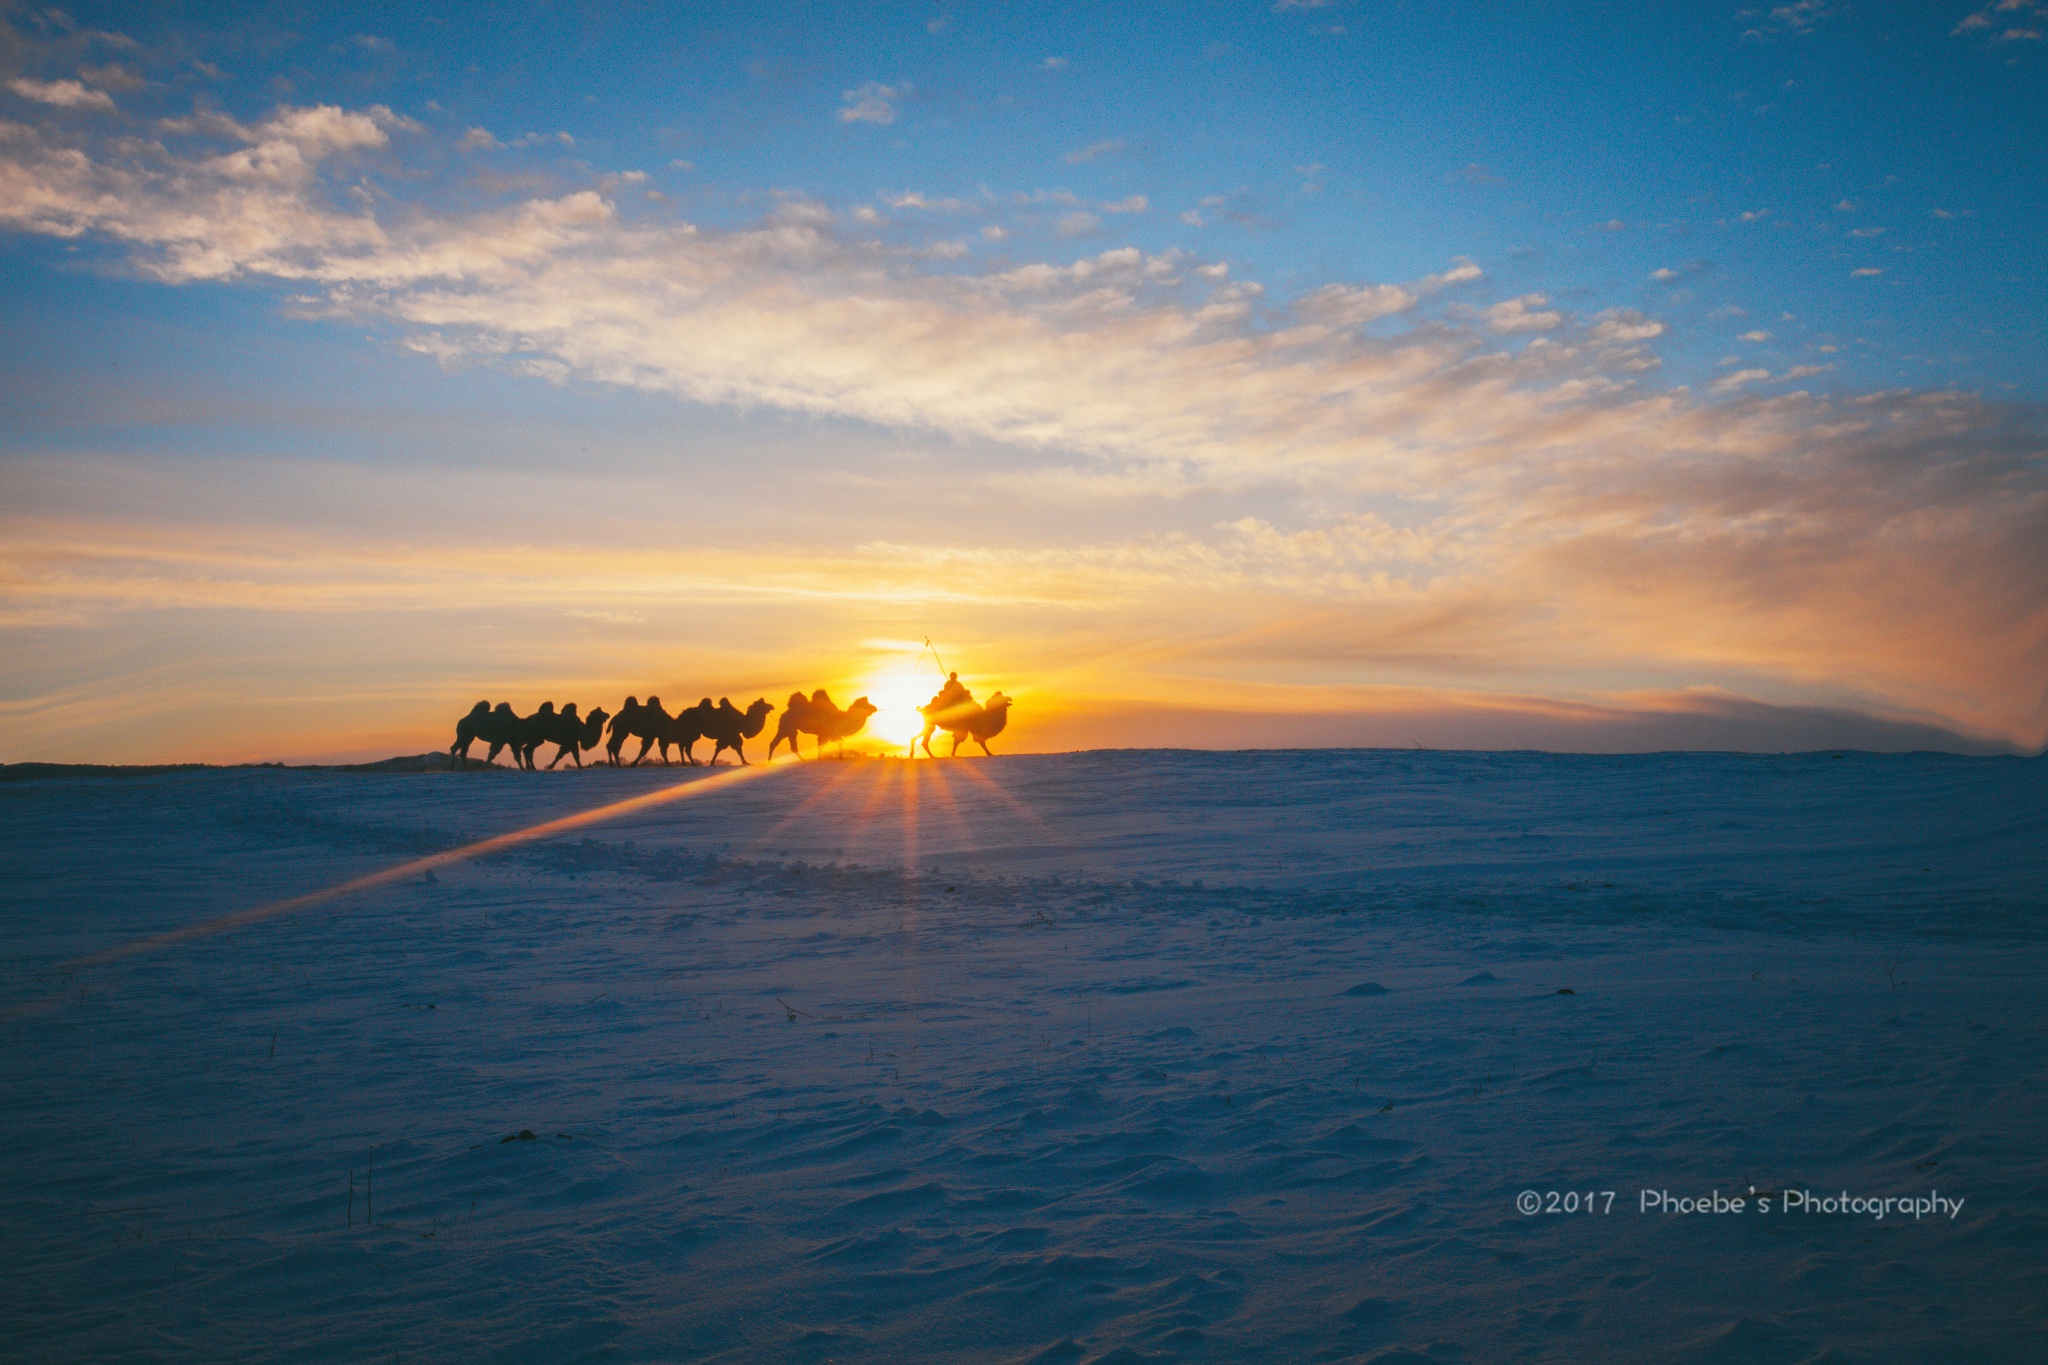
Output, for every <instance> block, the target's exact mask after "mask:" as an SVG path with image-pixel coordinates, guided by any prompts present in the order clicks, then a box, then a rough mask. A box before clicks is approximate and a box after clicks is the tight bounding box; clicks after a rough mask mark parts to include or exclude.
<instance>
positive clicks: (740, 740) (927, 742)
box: [448, 673, 1010, 771]
mask: <svg viewBox="0 0 2048 1365" xmlns="http://www.w3.org/2000/svg"><path fill="white" fill-rule="evenodd" d="M876 709H877V708H876V707H875V705H874V703H873V702H870V701H869V700H868V699H867V698H866V697H860V698H857V699H856V700H855V701H854V703H853V705H851V706H848V707H845V708H843V709H842V708H841V707H840V706H838V705H837V704H836V703H835V702H833V700H832V698H831V696H830V695H828V694H827V693H826V691H825V689H824V688H822V687H821V688H819V689H818V690H817V691H815V692H813V693H812V694H811V695H810V696H808V697H806V696H805V695H804V694H803V693H801V692H792V693H790V694H789V701H788V702H787V703H786V704H785V705H784V706H783V708H782V717H781V719H780V720H778V721H777V722H776V725H775V735H774V738H772V739H771V740H769V742H768V757H769V758H770V759H773V758H774V757H775V751H776V750H777V749H778V748H780V747H781V746H782V745H783V744H785V743H786V744H788V745H789V751H790V753H792V754H794V755H796V756H797V757H798V758H802V757H803V752H802V750H801V749H800V748H799V747H798V741H799V740H800V739H801V738H802V737H803V736H804V735H809V736H811V737H812V739H813V740H814V741H815V743H816V751H817V756H818V757H820V758H822V757H824V754H825V746H826V745H827V744H832V745H835V746H836V747H837V748H838V751H839V753H840V755H841V757H844V756H845V752H846V741H847V740H848V739H850V738H852V737H853V736H854V735H857V734H859V733H860V732H861V730H862V728H863V727H865V726H866V725H867V722H868V717H869V716H872V715H873V714H875V711H876ZM774 711H775V707H774V706H773V705H771V704H770V703H769V701H768V699H767V698H765V697H757V698H755V699H754V702H753V704H752V705H751V706H749V707H747V709H746V710H744V711H742V710H740V709H739V708H738V707H736V706H734V705H733V704H732V702H731V701H729V700H728V699H726V698H724V697H720V698H719V699H718V703H717V705H715V706H714V705H713V704H712V702H711V698H709V697H706V698H704V699H703V700H702V701H700V702H698V703H697V704H696V705H695V706H687V707H684V708H683V709H682V710H680V711H677V712H676V713H675V714H674V715H670V714H669V712H668V711H667V710H666V709H665V708H664V707H663V706H662V704H661V698H660V697H649V698H648V699H647V700H646V701H644V702H643V701H641V700H640V699H639V698H638V697H628V698H626V701H625V704H624V705H623V706H621V707H619V710H618V714H616V715H613V714H611V713H610V712H607V711H606V710H605V709H604V708H603V707H601V706H600V707H595V708H593V709H592V710H591V711H590V713H589V714H588V715H578V714H577V710H576V703H575V702H573V701H572V702H570V703H568V704H567V705H566V706H564V707H562V709H561V710H559V711H557V710H556V709H555V704H554V703H553V702H551V701H544V702H542V703H541V704H540V709H539V710H537V711H535V712H534V713H533V714H532V715H530V716H522V715H519V714H518V713H517V712H515V711H513V709H512V703H510V702H504V701H501V702H499V703H498V704H497V705H496V706H493V705H491V703H489V702H488V701H480V702H478V703H477V704H476V705H475V706H472V707H471V708H470V709H469V714H468V715H466V716H464V717H463V718H462V719H461V720H459V721H457V722H456V725H455V742H454V743H453V744H451V745H449V746H448V756H449V757H450V758H452V759H455V760H456V762H457V763H458V765H459V766H461V767H465V768H466V767H468V766H469V750H470V746H471V745H473V744H477V743H484V744H488V745H489V746H490V752H489V753H487V754H485V755H484V762H485V763H486V764H494V763H496V762H497V759H498V754H499V753H500V752H501V751H505V752H510V754H511V755H512V758H513V761H514V762H515V763H517V764H518V765H519V766H520V767H521V768H525V769H527V770H528V771H533V770H534V755H535V753H536V752H537V751H538V750H539V749H540V747H541V746H542V745H543V744H552V745H554V746H555V756H554V757H553V758H551V759H549V760H548V765H547V766H548V768H549V769H553V768H554V766H555V765H556V764H557V763H560V762H561V761H562V760H563V759H564V758H569V759H574V760H575V763H576V766H577V767H579V768H580V767H582V766H583V755H584V754H586V753H588V752H590V751H591V750H593V749H595V748H596V747H597V746H598V745H599V744H602V745H604V749H605V761H606V762H609V763H610V764H611V766H613V767H614V768H617V767H621V766H623V767H638V766H639V765H640V763H641V762H642V761H643V760H644V759H646V757H647V756H648V754H649V752H650V751H652V752H656V753H659V754H660V755H661V761H662V764H663V766H670V763H669V750H670V749H671V748H673V749H674V750H675V751H676V757H677V758H678V759H679V760H680V761H681V762H682V763H683V764H684V765H685V766H687V767H698V766H710V765H715V764H716V763H717V762H718V759H719V756H720V755H721V754H723V753H724V752H725V751H726V750H728V749H730V750H731V751H732V753H733V757H735V758H737V759H738V760H739V761H740V762H741V763H742V764H745V763H746V762H747V755H746V751H745V750H744V748H742V746H743V745H744V744H745V743H746V741H748V740H750V739H753V738H755V737H756V736H758V735H759V734H760V733H761V731H762V730H764V729H766V728H767V725H768V717H769V716H770V715H771V714H773V713H774ZM918 713H919V714H920V715H922V716H923V717H924V718H925V725H924V732H923V733H922V734H920V735H918V736H917V738H915V739H913V740H911V742H910V755H909V756H910V757H912V758H915V757H917V750H918V746H919V745H920V744H922V745H923V746H924V751H925V755H926V757H936V755H934V754H933V753H932V736H933V735H934V734H936V733H938V732H939V731H941V730H943V731H945V732H946V733H947V734H949V735H951V736H952V737H953V747H952V748H951V749H950V750H949V751H948V756H949V757H950V756H952V755H954V754H958V753H959V752H960V746H961V745H962V744H964V743H967V742H969V741H972V742H973V743H975V744H979V745H980V746H981V751H982V752H983V753H985V754H989V755H990V756H993V755H994V751H993V750H992V749H990V748H989V747H988V742H989V741H990V740H992V739H994V738H995V737H996V736H997V735H999V734H1001V733H1002V732H1003V727H1004V726H1005V725H1007V724H1008V723H1009V718H1010V699H1009V698H1008V697H1006V696H1004V695H1003V694H1002V693H1001V692H996V693H992V694H991V695H990V696H989V699H988V700H987V701H986V702H980V703H977V702H976V701H975V700H974V696H973V694H972V693H971V692H969V691H968V690H967V687H966V685H965V684H964V683H962V682H961V681H960V675H959V674H958V673H954V674H951V675H949V676H948V677H947V679H946V684H945V686H944V687H941V688H940V689H939V692H938V695H937V696H935V697H933V698H932V699H931V701H930V702H928V703H926V704H925V705H923V706H920V707H919V708H918ZM635 739H637V740H639V741H640V750H639V752H638V753H636V754H634V755H633V757H632V758H631V759H630V760H628V759H626V758H625V757H624V756H623V755H624V753H625V748H626V745H627V744H628V743H629V742H631V741H633V740H635ZM707 739H708V740H710V741H711V753H710V756H709V757H707V758H702V759H700V758H698V757H697V755H696V748H697V744H698V742H699V741H700V740H707Z"/></svg>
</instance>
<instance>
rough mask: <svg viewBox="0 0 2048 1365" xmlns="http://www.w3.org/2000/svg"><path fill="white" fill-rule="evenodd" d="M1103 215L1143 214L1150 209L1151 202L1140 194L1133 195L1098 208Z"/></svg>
mask: <svg viewBox="0 0 2048 1365" xmlns="http://www.w3.org/2000/svg"><path fill="white" fill-rule="evenodd" d="M1100 207H1101V209H1102V211H1103V212H1104V213H1143V212H1144V211H1145V210H1146V209H1149V208H1151V207H1152V201H1151V200H1149V199H1147V198H1146V197H1145V196H1144V195H1142V194H1133V195H1130V196H1128V197H1126V198H1123V199H1119V200H1117V201H1116V202H1115V203H1114V204H1103V205H1101V206H1100Z"/></svg>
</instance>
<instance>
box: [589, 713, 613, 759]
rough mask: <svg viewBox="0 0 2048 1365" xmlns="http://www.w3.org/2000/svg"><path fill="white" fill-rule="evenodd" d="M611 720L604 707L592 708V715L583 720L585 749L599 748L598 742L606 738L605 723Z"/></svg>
mask: <svg viewBox="0 0 2048 1365" xmlns="http://www.w3.org/2000/svg"><path fill="white" fill-rule="evenodd" d="M610 719H611V717H610V716H608V715H606V714H605V710H604V708H603V707H602V706H593V707H591V708H590V714H589V715H587V716H585V717H584V718H583V734H584V744H583V747H584V748H586V749H594V748H596V747H597V741H598V740H599V739H601V738H603V737H604V723H605V722H606V721H608V720H610Z"/></svg>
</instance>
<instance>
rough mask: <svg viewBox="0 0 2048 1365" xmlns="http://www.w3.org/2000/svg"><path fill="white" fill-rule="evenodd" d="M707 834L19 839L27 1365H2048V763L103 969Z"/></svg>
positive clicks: (655, 774)
mask: <svg viewBox="0 0 2048 1365" xmlns="http://www.w3.org/2000/svg"><path fill="white" fill-rule="evenodd" d="M705 780H707V778H706V776H705V775H704V774H702V773H689V772H682V771H679V770H670V771H666V772H664V771H661V770H658V769H657V770H654V771H648V770H645V769H642V770H639V771H628V772H612V771H595V772H587V773H581V774H578V773H559V772H558V773H553V774H546V773H542V774H515V773H512V772H506V771H496V772H485V773H474V774H467V775H457V774H441V775H417V776H405V775H381V774H359V773H332V772H306V771H263V770H240V771H220V772H200V773H187V774H175V775H167V776H157V777H119V778H115V777H108V778H65V779H56V780H45V781H25V782H7V783H0V873H4V877H0V958H4V962H0V970H4V989H5V1010H6V1012H5V1016H4V1019H0V1044H4V1046H0V1106H4V1109H0V1112H4V1115H5V1121H4V1125H0V1132H4V1133H5V1140H6V1156H5V1165H4V1168H0V1169H4V1172H5V1175H4V1179H0V1256H4V1261H5V1265H6V1268H7V1273H6V1275H5V1276H4V1278H0V1348H4V1354H5V1355H6V1356H8V1357H9V1358H12V1359H24V1360H83V1359H93V1360H117V1359H132V1358H144V1357H147V1358H156V1359H161V1358H189V1359H202V1360H230V1359H232V1360H364V1361H388V1360H392V1359H397V1360H401V1361H415V1360H455V1359H464V1360H494V1359H495V1360H505V1361H521V1362H532V1361H557V1360H577V1359H584V1358H604V1359H619V1360H678V1359H692V1360H747V1361H776V1362H810V1361H825V1360H843V1361H868V1360H872V1361H883V1360H934V1361H940V1360H962V1361H980V1360H989V1361H1023V1360H1039V1361H1058V1362H1066V1361H1083V1360H1094V1359H1110V1360H1124V1361H1139V1360H1168V1359H1173V1360H1336V1359H1353V1358H1359V1359H1383V1360H1409V1361H1419V1360H1429V1361H1443V1360H1453V1359H1460V1360H1496V1359H1505V1358H1510V1357H1512V1358H1533V1359H1556V1360H1588V1359H1679V1360H1691V1359H1697V1360H1727V1361H1799V1360H1807V1359H1829V1360H1864V1359H1874V1360H1897V1361H1926V1360H1942V1359H1956V1360H1963V1359H1984V1360H1992V1359H2005V1360H2019V1359H2042V1358H2048V1147H2044V1144H2043V1142H2042V1134H2043V1133H2048V992H2044V991H2043V985H2044V979H2043V969H2044V967H2048V762H2043V761H2040V760H2021V759H1974V758H1954V757H1944V756H1937V755H1925V754H1922V755H1902V756H1876V755H1868V754H1846V755H1839V756H1837V755H1828V754H1819V755H1796V756H1789V757H1754V756H1752V757H1743V756H1729V755H1721V756H1715V755H1662V756H1649V757H1562V756H1546V755H1537V754H1456V753H1399V752H1384V751H1377V752H1321V753H1241V754H1198V753H1164V752H1127V753H1093V754H1072V755H1054V756H1035V757H1021V758H1001V759H996V760H993V761H990V760H975V761H968V760H962V761H959V762H953V763H945V762H921V763H918V764H908V763H904V762H900V761H894V760H889V761H882V760H866V761H854V762H847V763H834V762H825V763H814V764H806V765H803V766H801V767H796V766H791V765H782V766H778V767H777V768H775V769H773V770H767V771H764V772H762V773H760V774H758V775H752V776H749V777H746V778H744V779H739V780H734V779H728V778H724V777H722V776H721V777H718V778H715V779H710V780H713V781H714V782H715V783H716V785H715V786H713V787H708V788H706V789H705V790H704V791H703V792H702V793H699V794H696V795H685V796H683V797H681V798H679V799H677V800H674V801H672V802H666V803H661V804H651V805H647V806H643V807H641V808H639V809H636V810H633V811H631V812H630V813H628V814H626V815H623V816H621V817H619V818H617V819H616V820H613V821H610V822H607V823H602V824H596V825H591V826H587V827H584V828H580V829H576V830H572V831H570V832H569V833H566V834H563V835H560V836H558V837H554V838H549V839H543V840H538V841H535V842H531V843H527V844H524V845H520V846H518V847H515V848H512V849H510V850H507V851H502V852H499V853H495V854H493V855H491V856H489V857H486V858H483V859H480V860H472V861H462V862H455V863H451V864H448V865H444V866H441V867H438V868H436V869H434V870H433V871H431V872H430V873H429V872H422V873H420V874H419V875H408V876H407V877H406V878H405V879H404V880H403V881H401V882H399V883H396V884H393V885H389V886H385V887H382V888H380V889H375V890H370V891H366V892H362V893H358V894H355V895H352V896H348V897H343V898H339V899H334V900H329V901H326V902H324V903H321V904H317V905H314V906H311V907H309V908H305V909H301V910H299V911H297V912H296V913H292V914H287V915H279V916H274V917H270V918H264V919H258V920H253V921H251V922H247V923H243V924H241V925H240V926H239V927H236V928H233V929H230V930H226V931H223V932H218V933H211V934H202V935H196V936H193V937H190V938H187V939H184V940H181V941H177V942H173V943H170V944H167V945H162V946H157V947H152V948H149V949H147V950H145V951H140V952H134V953H130V954H128V955H125V956H119V957H115V958H112V959H108V960H103V961H100V962H99V963H98V964H97V965H89V966H84V967H80V966H76V965H72V964H75V963H76V962H77V960H78V959H80V958H84V957H88V956H90V955H92V954H95V953H98V952H101V951H102V950H105V949H108V948H112V947H118V946H120V945H124V944H133V943H135V942H137V941H139V940H143V939H147V938H148V937H150V936H152V935H157V934H160V933H163V932H164V931H166V930H172V929H176V928H179V927H181V926H187V925H196V924H200V923H202V922H204V921H206V920H209V919H211V918H213V917H215V916H220V915H225V914H230V913H233V912H237V911H241V910H245V909H248V908H250V907H253V906H259V905H262V904H264V903H265V902H268V901H272V900H277V899H282V898H287V897H291V896H295V895H298V894H300V893H303V892H307V891H312V890H317V889H320V888H322V887H326V886H330V885H333V884H336V883H339V882H343V881H346V880H348V879H350V878H353V877H357V876H361V875H363V874H366V873H373V872H376V871H378V870H380V869H383V868H386V867H389V866H391V865H393V864H397V863H403V862H405V861H407V860H410V859H414V858H418V857H421V856H424V855H430V854H433V853H436V852H439V851H443V850H448V849H453V848H456V847H459V846H461V845H463V844H465V843H467V842H469V841H472V840H476V839H481V838H484V837H487V836H491V835H496V834H501V833H504V832H507V831H511V830H515V829H519V828H523V827H526V826H530V825H533V824H535V823H537V822H541V821H545V820H549V819H553V818H556V817H559V816H562V815H566V814H570V813H573V812H576V811H580V810H584V809H587V808H590V807H594V806H600V805H603V804H605V803H608V802H612V801H617V800H620V799H622V798H627V797H632V796H635V795H641V794H646V793H650V792H653V791H656V790H658V789H660V788H663V787H665V786H668V785H670V784H673V783H677V782H684V783H698V782H703V781H705ZM526 1134H531V1137H530V1138H528V1137H526V1136H525V1135H526ZM508 1138H510V1140H509V1141H508V1140H506V1139H508ZM1752 1187H1754V1188H1755V1189H1756V1190H1757V1191H1760V1192H1763V1193H1764V1194H1765V1195H1767V1196H1768V1197H1769V1198H1770V1205H1771V1207H1770V1211H1769V1212H1767V1213H1763V1212H1758V1211H1757V1208H1756V1205H1755V1203H1754V1201H1753V1199H1752V1197H1751V1196H1750V1194H1749V1191H1750V1190H1751V1188H1752ZM1525 1190H1533V1191H1536V1192H1538V1195H1539V1200H1540V1201H1541V1203H1542V1204H1543V1205H1546V1206H1547V1204H1548V1202H1549V1192H1551V1191H1557V1192H1558V1194H1559V1196H1560V1199H1559V1203H1560V1205H1563V1204H1564V1203H1565V1202H1566V1201H1565V1199H1564V1198H1563V1196H1564V1195H1565V1193H1566V1192H1571V1191H1576V1192H1585V1191H1593V1192H1596V1200H1595V1204H1596V1207H1595V1211H1594V1212H1592V1213H1590V1214H1589V1213H1585V1212H1578V1213H1564V1212H1558V1213H1555V1214H1553V1213H1548V1212H1539V1213H1538V1214H1536V1215H1534V1216H1525V1215H1524V1214H1522V1213H1520V1212H1518V1211H1517V1206H1516V1201H1517V1198H1518V1196H1519V1195H1520V1194H1521V1193H1522V1192H1523V1191H1525ZM1610 1190H1611V1191H1614V1192H1615V1193H1614V1199H1613V1202H1612V1205H1611V1208H1610V1207H1608V1206H1607V1201H1606V1195H1605V1193H1604V1192H1605V1191H1610ZM1644 1190H1664V1191H1668V1192H1669V1193H1670V1194H1671V1195H1672V1196H1673V1197H1674V1198H1677V1197H1681V1196H1682V1197H1687V1198H1690V1197H1696V1196H1700V1195H1711V1193H1712V1192H1713V1191H1716V1190H1718V1191H1719V1192H1720V1193H1721V1194H1722V1195H1723V1196H1729V1195H1737V1194H1740V1195H1741V1196H1743V1197H1744V1198H1745V1200H1750V1201H1751V1202H1749V1203H1747V1205H1746V1206H1745V1208H1744V1210H1743V1212H1742V1213H1740V1214H1737V1213H1732V1212H1725V1213H1704V1214H1678V1213H1671V1212H1648V1213H1646V1212H1642V1211H1641V1202H1642V1191H1644ZM1788 1190H1799V1191H1811V1192H1812V1193H1813V1195H1814V1197H1815V1199H1816V1200H1818V1199H1819V1198H1820V1197H1822V1196H1824V1195H1825V1196H1830V1197H1834V1196H1839V1195H1840V1194H1841V1193H1842V1192H1843V1191H1847V1192H1848V1194H1849V1195H1851V1196H1852V1197H1856V1198H1868V1197H1883V1196H1910V1195H1919V1196H1923V1197H1931V1196H1932V1195H1933V1194H1934V1193H1936V1192H1938V1193H1939V1196H1940V1197H1941V1198H1942V1199H1943V1200H1961V1201H1962V1207H1961V1210H1960V1212H1959V1213H1956V1214H1955V1215H1954V1216H1953V1217H1951V1216H1949V1214H1948V1211H1947V1209H1946V1208H1945V1207H1944V1208H1943V1209H1942V1210H1941V1211H1939V1212H1937V1213H1934V1214H1931V1215H1928V1216H1924V1217H1921V1218H1919V1219H1918V1220H1916V1219H1915V1218H1914V1217H1912V1216H1911V1215H1910V1214H1907V1215H1901V1214H1899V1213H1898V1212H1896V1211H1894V1212H1893V1213H1892V1214H1891V1215H1890V1216H1887V1217H1885V1218H1883V1219H1881V1220H1880V1219H1877V1218H1874V1217H1872V1216H1870V1215H1868V1214H1867V1213H1865V1214H1856V1213H1846V1214H1845V1213H1828V1212H1806V1211H1794V1212H1785V1211H1784V1210H1783V1208H1782V1201H1783V1197H1784V1196H1783V1193H1782V1192H1784V1191H1788Z"/></svg>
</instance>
